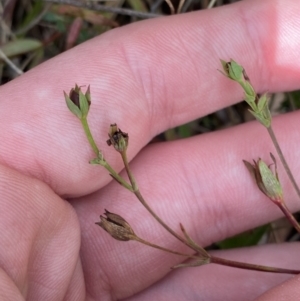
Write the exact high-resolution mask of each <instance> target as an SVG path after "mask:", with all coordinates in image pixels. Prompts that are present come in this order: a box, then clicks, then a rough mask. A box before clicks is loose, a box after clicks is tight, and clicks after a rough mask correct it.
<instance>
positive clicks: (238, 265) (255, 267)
mask: <svg viewBox="0 0 300 301" xmlns="http://www.w3.org/2000/svg"><path fill="white" fill-rule="evenodd" d="M210 263H215V264H220V265H225V266H229V267H233V268H239V269H244V270H254V271H260V272H267V273H281V274H295V275H296V274H300V271H299V270H289V269H282V268H273V267H267V266H263V265H257V264H251V263H245V262H238V261H232V260H228V259H224V258H219V257H215V256H211V257H210Z"/></svg>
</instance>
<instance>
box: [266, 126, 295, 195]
mask: <svg viewBox="0 0 300 301" xmlns="http://www.w3.org/2000/svg"><path fill="white" fill-rule="evenodd" d="M267 130H268V133H269V135H270V137H271V139H272V142H273V144H274V146H275V149H276V151H277V153H278V156H279V158H280V161H281V163H282V165H283V167H284V169H285V171H286V173H287V175H288V177H289V179H290V181H291V182H292V185H293V186H294V188H295V190H296V192H297V194H298V197H299V198H300V189H299V187H298V185H297V183H296V181H295V179H294V176H293V174H292V172H291V170H290V168H289V166H288V164H287V162H286V160H285V158H284V155H283V153H282V151H281V148H280V146H279V143H278V141H277V138H276V136H275V133H274V131H273V128H272V125H271V126H270V127H268V128H267Z"/></svg>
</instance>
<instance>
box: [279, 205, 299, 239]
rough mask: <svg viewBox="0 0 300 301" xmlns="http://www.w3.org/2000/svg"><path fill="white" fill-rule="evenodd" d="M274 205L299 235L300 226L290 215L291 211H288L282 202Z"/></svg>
mask: <svg viewBox="0 0 300 301" xmlns="http://www.w3.org/2000/svg"><path fill="white" fill-rule="evenodd" d="M275 204H276V205H277V206H278V207H279V208H280V210H281V211H282V212H283V213H284V215H285V216H286V218H287V219H288V220H289V222H290V223H291V225H292V226H293V227H294V228H295V229H296V230H297V231H298V233H300V225H299V223H298V222H297V220H296V219H295V217H294V216H293V214H292V213H291V211H290V210H289V209H288V207H287V206H286V204H285V203H284V202H275Z"/></svg>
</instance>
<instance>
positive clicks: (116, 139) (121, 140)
mask: <svg viewBox="0 0 300 301" xmlns="http://www.w3.org/2000/svg"><path fill="white" fill-rule="evenodd" d="M108 136H109V139H108V140H107V141H106V142H107V144H108V145H109V146H110V145H113V147H114V148H115V150H116V151H118V152H120V153H121V152H124V151H126V149H127V146H128V139H129V137H128V134H127V133H124V132H122V131H121V130H120V129H119V128H118V126H117V125H116V124H111V125H110V128H109V133H108Z"/></svg>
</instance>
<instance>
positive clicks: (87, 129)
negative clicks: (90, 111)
mask: <svg viewBox="0 0 300 301" xmlns="http://www.w3.org/2000/svg"><path fill="white" fill-rule="evenodd" d="M80 121H81V124H82V127H83V129H84V132H85V135H86V137H87V139H88V141H89V143H90V146H91V147H92V149H93V151H94V153H95V154H96V156H97V157H99V154H100V151H99V149H98V147H97V145H96V143H95V140H94V138H93V135H92V133H91V131H90V127H89V124H88V122H87V119H86V117H83V118H81V119H80Z"/></svg>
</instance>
